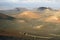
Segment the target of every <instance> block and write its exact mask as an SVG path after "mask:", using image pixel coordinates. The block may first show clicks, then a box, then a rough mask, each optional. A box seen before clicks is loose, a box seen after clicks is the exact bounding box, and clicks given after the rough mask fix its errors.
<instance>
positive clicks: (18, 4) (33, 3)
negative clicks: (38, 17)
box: [0, 0, 60, 9]
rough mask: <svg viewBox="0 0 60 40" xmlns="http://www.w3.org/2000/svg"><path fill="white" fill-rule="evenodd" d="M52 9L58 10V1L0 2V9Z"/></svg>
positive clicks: (18, 0) (2, 0) (7, 0)
mask: <svg viewBox="0 0 60 40" xmlns="http://www.w3.org/2000/svg"><path fill="white" fill-rule="evenodd" d="M42 6H44V7H52V8H58V9H59V8H60V0H0V8H13V7H26V8H35V7H42Z"/></svg>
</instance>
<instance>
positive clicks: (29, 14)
mask: <svg viewBox="0 0 60 40" xmlns="http://www.w3.org/2000/svg"><path fill="white" fill-rule="evenodd" d="M16 17H17V18H31V19H32V18H33V19H36V18H40V15H38V14H36V13H34V12H32V11H24V12H22V13H20V14H17V16H16Z"/></svg>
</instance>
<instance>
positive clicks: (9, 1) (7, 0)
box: [0, 0, 19, 3]
mask: <svg viewBox="0 0 60 40" xmlns="http://www.w3.org/2000/svg"><path fill="white" fill-rule="evenodd" d="M0 2H1V3H5V2H6V3H18V2H19V0H0Z"/></svg>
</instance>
